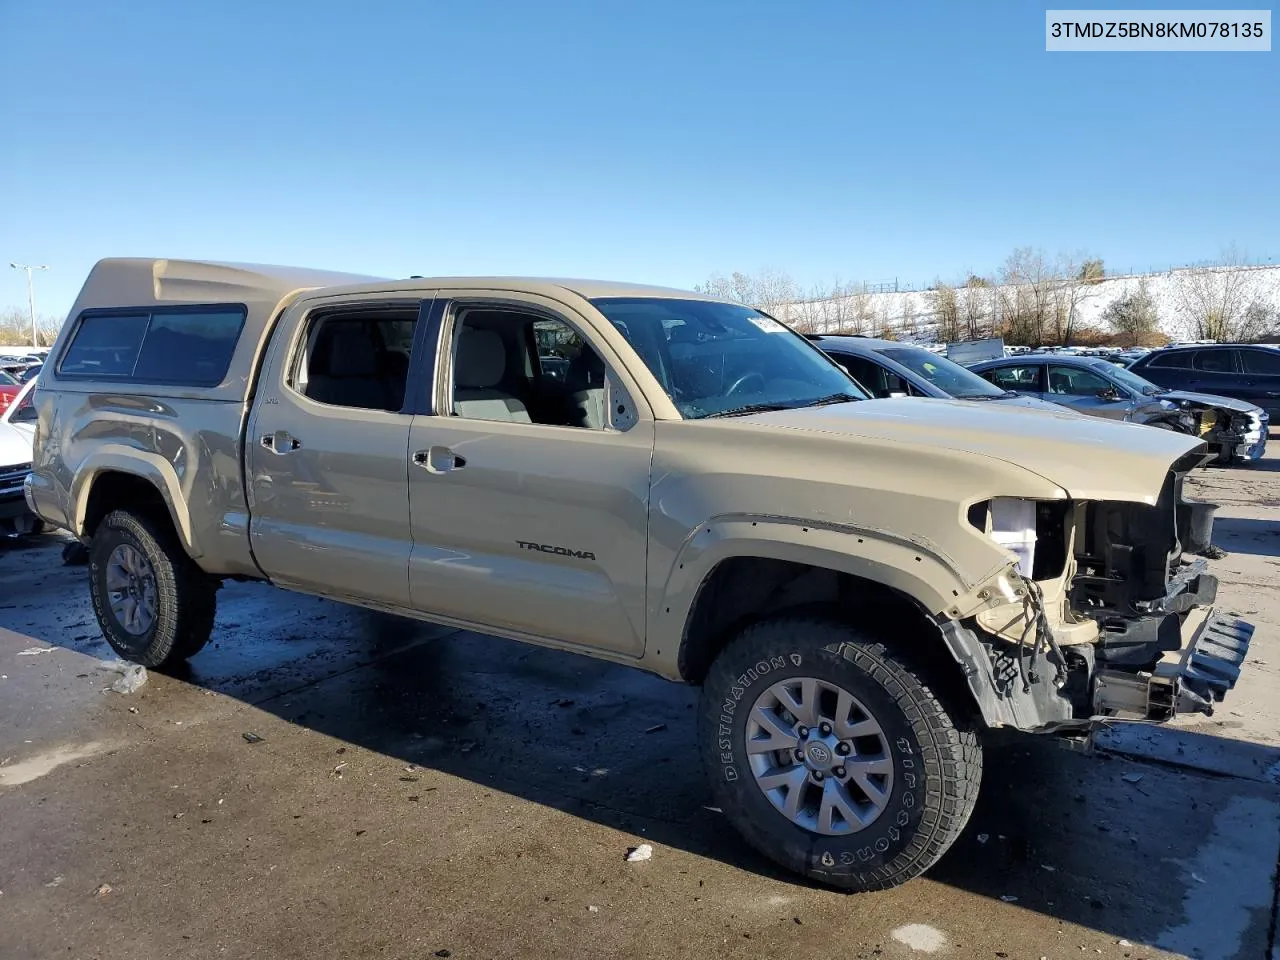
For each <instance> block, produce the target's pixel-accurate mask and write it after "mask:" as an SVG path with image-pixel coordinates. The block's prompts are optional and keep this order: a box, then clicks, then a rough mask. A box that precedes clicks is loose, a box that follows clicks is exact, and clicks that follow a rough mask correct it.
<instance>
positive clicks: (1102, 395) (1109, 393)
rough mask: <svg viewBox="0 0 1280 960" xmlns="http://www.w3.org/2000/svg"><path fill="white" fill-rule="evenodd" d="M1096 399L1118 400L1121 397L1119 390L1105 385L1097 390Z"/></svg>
mask: <svg viewBox="0 0 1280 960" xmlns="http://www.w3.org/2000/svg"><path fill="white" fill-rule="evenodd" d="M1098 399H1099V400H1120V399H1122V398H1121V396H1120V391H1118V390H1117V389H1116V388H1115V387H1106V388H1104V389H1102V390H1099V391H1098Z"/></svg>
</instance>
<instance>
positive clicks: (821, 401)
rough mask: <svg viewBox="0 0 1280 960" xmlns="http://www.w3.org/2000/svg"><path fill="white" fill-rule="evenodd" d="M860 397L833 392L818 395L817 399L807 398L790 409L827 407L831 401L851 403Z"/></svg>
mask: <svg viewBox="0 0 1280 960" xmlns="http://www.w3.org/2000/svg"><path fill="white" fill-rule="evenodd" d="M861 399H862V398H861V397H855V396H853V394H850V393H833V394H830V395H829V396H825V397H819V398H818V399H817V400H807V401H805V402H804V403H798V404H796V405H795V406H794V407H792V408H791V409H793V410H799V409H800V408H801V407H829V406H830V405H831V404H833V403H853V402H854V401H855V400H861Z"/></svg>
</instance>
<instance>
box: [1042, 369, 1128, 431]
mask: <svg viewBox="0 0 1280 960" xmlns="http://www.w3.org/2000/svg"><path fill="white" fill-rule="evenodd" d="M1045 399H1046V400H1052V401H1053V402H1054V403H1061V404H1063V405H1064V406H1068V407H1070V408H1071V409H1072V410H1076V411H1078V412H1080V413H1087V414H1089V415H1090V416H1094V417H1106V418H1107V419H1109V420H1127V419H1129V415H1130V414H1131V413H1132V412H1133V402H1132V400H1131V399H1130V398H1129V395H1128V392H1127V391H1121V390H1119V389H1118V388H1117V387H1116V386H1115V384H1113V383H1112V382H1111V381H1110V380H1108V379H1107V378H1106V377H1104V376H1102V374H1100V373H1098V372H1096V371H1093V370H1090V369H1088V368H1086V367H1076V366H1069V365H1066V364H1057V363H1053V362H1050V363H1049V380H1048V391H1047V392H1046V393H1045Z"/></svg>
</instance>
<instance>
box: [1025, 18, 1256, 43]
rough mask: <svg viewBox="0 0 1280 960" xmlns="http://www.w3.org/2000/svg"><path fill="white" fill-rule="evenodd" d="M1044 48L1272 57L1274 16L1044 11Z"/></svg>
mask: <svg viewBox="0 0 1280 960" xmlns="http://www.w3.org/2000/svg"><path fill="white" fill-rule="evenodd" d="M1044 48H1045V50H1048V51H1052V52H1059V53H1062V52H1067V53H1085V52H1090V53H1135V52H1148V53H1151V52H1161V51H1164V52H1177V51H1182V52H1187V51H1189V52H1200V53H1206V52H1207V53H1233V52H1234V53H1268V52H1270V50H1271V11H1270V10H1046V11H1045V15H1044Z"/></svg>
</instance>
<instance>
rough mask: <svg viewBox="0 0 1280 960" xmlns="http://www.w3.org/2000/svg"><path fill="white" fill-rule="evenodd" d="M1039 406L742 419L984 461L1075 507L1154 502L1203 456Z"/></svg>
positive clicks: (919, 403)
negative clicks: (1029, 477)
mask: <svg viewBox="0 0 1280 960" xmlns="http://www.w3.org/2000/svg"><path fill="white" fill-rule="evenodd" d="M1045 406H1046V407H1049V408H1050V409H1043V408H1034V409H1033V408H1031V407H1028V406H1020V405H1015V404H1011V403H974V402H973V401H972V400H932V399H927V398H924V397H904V398H899V399H893V400H862V401H858V402H856V403H841V404H834V405H832V406H828V407H808V408H802V409H799V410H779V411H776V412H772V413H759V414H754V415H752V416H750V417H744V418H742V420H743V421H746V422H750V423H753V424H757V425H759V426H762V427H771V428H775V429H789V430H806V431H812V432H815V433H826V434H830V435H832V436H838V437H845V438H848V439H851V440H856V439H859V438H862V439H868V440H877V441H889V442H897V443H903V444H911V445H913V446H916V447H940V448H945V449H948V450H956V451H961V452H964V453H971V454H974V455H976V456H979V457H992V458H994V459H997V460H1003V461H1005V462H1006V463H1011V464H1014V465H1015V466H1019V467H1022V468H1023V469H1025V470H1030V471H1031V472H1033V473H1035V474H1038V475H1039V476H1041V477H1043V478H1044V479H1046V480H1048V481H1049V482H1050V483H1053V484H1056V485H1057V486H1059V487H1061V488H1062V489H1063V490H1065V491H1066V492H1067V494H1068V495H1069V496H1071V497H1072V498H1074V499H1077V500H1129V501H1138V502H1142V503H1155V502H1156V500H1157V499H1158V498H1159V496H1160V490H1161V487H1162V486H1163V485H1164V480H1165V476H1166V475H1167V474H1168V472H1169V469H1170V468H1171V467H1172V466H1173V464H1174V463H1175V462H1176V461H1177V460H1179V459H1180V458H1181V457H1183V456H1185V455H1186V454H1188V453H1191V452H1192V451H1194V450H1196V449H1197V448H1199V449H1204V444H1203V442H1201V441H1200V440H1197V439H1195V438H1194V437H1188V436H1186V435H1184V434H1180V433H1175V432H1173V431H1171V430H1160V429H1157V428H1155V427H1147V426H1142V425H1141V424H1136V423H1121V422H1119V421H1114V420H1105V419H1102V418H1100V417H1083V416H1080V415H1078V414H1076V413H1074V412H1072V411H1066V410H1064V409H1063V408H1062V407H1059V406H1057V405H1055V404H1046V405H1045ZM740 422H741V421H740Z"/></svg>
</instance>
